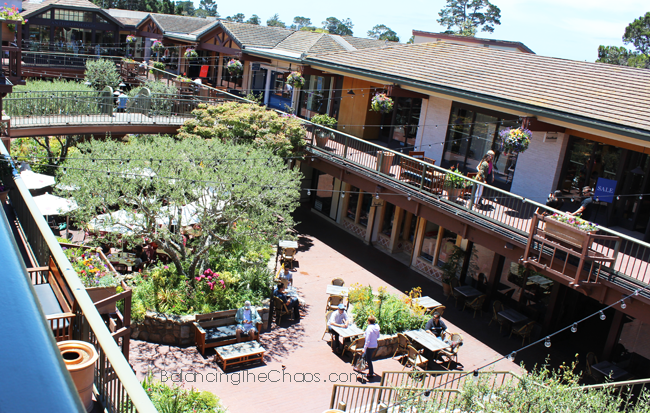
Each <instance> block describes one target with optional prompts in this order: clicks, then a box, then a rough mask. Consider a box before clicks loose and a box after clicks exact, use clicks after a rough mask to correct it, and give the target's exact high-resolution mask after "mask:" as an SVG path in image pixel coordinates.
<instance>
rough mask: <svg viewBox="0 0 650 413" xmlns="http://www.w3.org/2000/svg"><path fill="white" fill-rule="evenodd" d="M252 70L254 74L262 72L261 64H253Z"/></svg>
mask: <svg viewBox="0 0 650 413" xmlns="http://www.w3.org/2000/svg"><path fill="white" fill-rule="evenodd" d="M251 70H252V71H253V72H255V71H257V70H260V64H259V63H253V64H252V65H251Z"/></svg>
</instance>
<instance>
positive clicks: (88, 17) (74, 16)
mask: <svg viewBox="0 0 650 413" xmlns="http://www.w3.org/2000/svg"><path fill="white" fill-rule="evenodd" d="M54 20H66V21H73V22H87V23H92V21H93V13H92V12H88V11H75V10H62V9H56V10H54Z"/></svg>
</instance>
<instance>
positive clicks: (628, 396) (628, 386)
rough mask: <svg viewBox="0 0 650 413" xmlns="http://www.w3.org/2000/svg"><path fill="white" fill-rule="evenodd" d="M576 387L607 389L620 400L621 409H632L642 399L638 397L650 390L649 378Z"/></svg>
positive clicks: (582, 388) (647, 393)
mask: <svg viewBox="0 0 650 413" xmlns="http://www.w3.org/2000/svg"><path fill="white" fill-rule="evenodd" d="M578 389H581V390H585V391H589V390H609V391H611V392H612V393H611V394H614V395H615V396H616V398H617V399H618V400H619V401H620V403H621V405H620V407H619V408H620V409H621V411H629V410H634V408H635V407H636V406H637V405H638V404H639V403H641V402H643V401H644V400H643V399H642V398H641V397H640V396H641V395H643V394H645V395H646V396H647V395H649V392H650V379H639V380H627V381H617V382H613V383H603V384H592V385H589V386H582V387H578Z"/></svg>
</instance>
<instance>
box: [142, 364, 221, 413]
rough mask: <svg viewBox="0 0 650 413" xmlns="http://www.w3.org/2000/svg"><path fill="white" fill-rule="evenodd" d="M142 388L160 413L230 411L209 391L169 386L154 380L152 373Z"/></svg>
mask: <svg viewBox="0 0 650 413" xmlns="http://www.w3.org/2000/svg"><path fill="white" fill-rule="evenodd" d="M142 387H143V388H144V390H145V391H146V392H147V395H148V396H149V398H150V399H151V401H152V402H153V404H154V406H155V407H156V409H157V410H158V411H159V412H169V413H185V412H188V413H189V412H192V413H226V412H227V411H228V410H227V409H226V408H225V407H224V406H223V405H222V404H221V403H220V402H219V398H217V396H215V395H214V394H212V393H210V392H207V391H198V390H194V389H191V390H185V389H183V388H182V387H180V386H179V385H176V384H174V383H172V384H171V385H167V384H166V383H162V382H160V381H158V380H156V379H154V378H153V375H152V374H151V373H150V374H148V375H147V377H145V379H144V381H143V382H142Z"/></svg>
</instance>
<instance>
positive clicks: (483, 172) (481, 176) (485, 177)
mask: <svg viewBox="0 0 650 413" xmlns="http://www.w3.org/2000/svg"><path fill="white" fill-rule="evenodd" d="M492 159H494V151H491V150H490V151H487V153H486V154H485V156H484V157H483V159H481V161H480V162H479V163H478V166H477V167H476V170H477V171H478V175H476V180H477V181H479V182H488V183H492V182H494V168H493V165H492ZM482 196H483V185H479V186H478V188H476V194H475V195H474V205H483V199H482V198H481V197H482Z"/></svg>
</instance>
